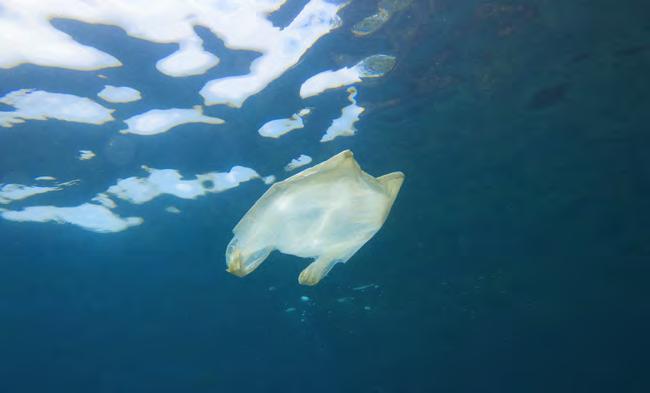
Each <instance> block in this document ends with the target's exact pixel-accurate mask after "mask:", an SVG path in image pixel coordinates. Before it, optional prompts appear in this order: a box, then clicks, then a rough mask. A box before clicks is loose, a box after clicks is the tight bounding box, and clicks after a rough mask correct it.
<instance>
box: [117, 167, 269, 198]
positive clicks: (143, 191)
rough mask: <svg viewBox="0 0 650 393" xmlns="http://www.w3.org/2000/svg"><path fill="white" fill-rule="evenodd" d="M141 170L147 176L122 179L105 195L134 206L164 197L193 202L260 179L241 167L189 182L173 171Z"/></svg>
mask: <svg viewBox="0 0 650 393" xmlns="http://www.w3.org/2000/svg"><path fill="white" fill-rule="evenodd" d="M143 168H144V169H145V170H146V171H147V172H148V173H149V176H147V177H129V178H126V179H121V180H119V181H118V182H117V184H116V185H114V186H111V187H110V188H109V189H108V190H107V193H109V194H112V195H114V196H115V197H117V198H120V199H122V200H126V201H129V202H131V203H135V204H142V203H145V202H149V201H151V200H152V199H154V198H156V197H158V196H160V195H163V194H167V195H173V196H175V197H178V198H183V199H195V198H197V197H199V196H203V195H206V194H207V193H217V192H222V191H225V190H228V189H230V188H234V187H237V186H238V185H239V184H240V183H242V182H245V181H249V180H251V179H255V178H259V177H260V176H259V175H258V174H257V172H255V171H254V170H253V169H250V168H246V167H241V166H234V167H233V168H232V169H231V170H230V171H229V172H209V173H205V174H199V175H196V177H195V178H194V179H191V180H183V176H182V175H181V174H180V173H179V172H178V171H177V170H175V169H154V168H149V167H143Z"/></svg>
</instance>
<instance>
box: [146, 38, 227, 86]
mask: <svg viewBox="0 0 650 393" xmlns="http://www.w3.org/2000/svg"><path fill="white" fill-rule="evenodd" d="M202 44H203V42H202V41H201V40H200V39H199V40H198V41H194V40H188V41H186V42H184V43H181V44H180V48H179V49H178V50H177V51H176V52H174V53H172V54H171V55H169V56H167V57H165V58H164V59H160V60H158V62H157V63H156V68H157V69H158V71H160V72H162V73H163V74H166V75H169V76H174V77H181V76H192V75H201V74H204V73H205V72H206V71H207V70H209V69H210V68H212V67H215V66H216V65H217V64H219V58H218V57H217V56H215V55H213V54H212V53H208V52H206V51H205V50H203V46H202Z"/></svg>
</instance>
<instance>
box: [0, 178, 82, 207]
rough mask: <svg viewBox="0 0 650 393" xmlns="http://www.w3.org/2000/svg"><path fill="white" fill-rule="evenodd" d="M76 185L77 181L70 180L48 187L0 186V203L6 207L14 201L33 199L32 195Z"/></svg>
mask: <svg viewBox="0 0 650 393" xmlns="http://www.w3.org/2000/svg"><path fill="white" fill-rule="evenodd" d="M78 183H79V181H78V180H72V181H69V182H65V183H59V184H56V185H54V186H50V187H42V186H27V185H24V184H0V203H2V204H3V205H6V204H8V203H11V202H14V201H20V200H23V199H27V198H29V197H33V196H34V195H39V194H44V193H46V192H52V191H60V190H62V189H63V188H65V187H69V186H73V185H75V184H78Z"/></svg>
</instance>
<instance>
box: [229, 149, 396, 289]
mask: <svg viewBox="0 0 650 393" xmlns="http://www.w3.org/2000/svg"><path fill="white" fill-rule="evenodd" d="M403 180H404V174H403V173H401V172H393V173H389V174H387V175H384V176H381V177H378V178H374V177H372V176H370V175H368V174H367V173H365V172H363V171H362V170H361V168H360V167H359V164H357V162H356V161H355V160H354V157H353V155H352V152H351V151H349V150H346V151H343V152H341V153H339V154H337V155H335V156H334V157H332V158H330V159H329V160H327V161H325V162H323V163H321V164H318V165H316V166H313V167H311V168H308V169H306V170H304V171H302V172H300V173H298V174H296V175H294V176H292V177H290V178H288V179H286V180H284V181H281V182H278V183H275V184H274V185H273V186H271V188H270V189H269V190H268V191H267V192H266V193H265V194H264V195H263V196H262V197H261V198H260V199H259V200H258V201H257V202H256V203H255V205H253V207H252V208H251V209H250V210H249V211H248V212H247V213H246V215H244V217H243V218H242V219H241V221H240V222H239V223H238V224H237V226H236V227H235V228H234V230H233V232H234V234H235V236H234V237H233V239H232V240H231V242H230V244H229V245H228V248H227V250H226V263H227V266H228V269H227V270H228V271H229V272H230V273H233V274H235V275H237V276H240V277H243V276H245V275H247V274H249V273H251V272H252V271H253V270H255V269H256V268H257V267H258V266H259V265H260V264H261V263H262V262H264V260H265V259H266V258H267V257H268V256H269V254H270V253H271V252H272V251H273V250H279V251H280V252H282V253H285V254H290V255H295V256H298V257H302V258H314V261H313V262H312V263H311V264H310V265H309V266H307V268H306V269H305V270H303V271H302V272H301V273H300V276H299V279H298V280H299V282H300V283H301V284H303V285H315V284H317V283H318V282H319V281H320V280H321V279H322V278H323V277H325V276H326V275H327V273H328V272H329V271H330V270H331V269H332V267H333V266H334V265H335V264H336V263H339V262H346V261H347V260H348V259H350V257H352V255H354V253H356V252H357V250H359V248H361V247H362V246H363V245H364V244H365V243H366V242H367V241H368V240H370V238H372V236H373V235H374V234H375V233H377V231H378V230H379V229H380V228H381V227H382V225H383V224H384V221H385V220H386V217H387V216H388V213H389V211H390V209H391V207H392V205H393V202H394V201H395V197H396V196H397V193H398V192H399V189H400V187H401V186H402V182H403Z"/></svg>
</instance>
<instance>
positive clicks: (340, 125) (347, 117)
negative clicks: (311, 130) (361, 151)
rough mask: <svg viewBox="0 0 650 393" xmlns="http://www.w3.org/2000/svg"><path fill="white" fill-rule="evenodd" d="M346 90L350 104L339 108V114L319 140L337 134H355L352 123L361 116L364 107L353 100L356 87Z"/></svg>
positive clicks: (326, 139) (324, 140) (336, 135)
mask: <svg viewBox="0 0 650 393" xmlns="http://www.w3.org/2000/svg"><path fill="white" fill-rule="evenodd" d="M347 91H348V93H349V95H348V101H350V102H351V104H350V105H348V106H346V107H343V109H341V116H340V117H338V118H336V119H334V120H333V121H332V124H331V125H330V126H329V128H327V131H325V134H324V135H323V137H322V138H321V140H320V141H321V142H329V141H332V140H334V138H336V137H339V136H352V135H354V134H355V132H356V128H355V127H354V124H355V123H356V122H357V121H359V116H361V113H363V111H364V110H365V108H363V107H360V106H358V105H357V101H356V100H355V97H356V95H357V89H355V88H354V87H350V88H348V90H347Z"/></svg>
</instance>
